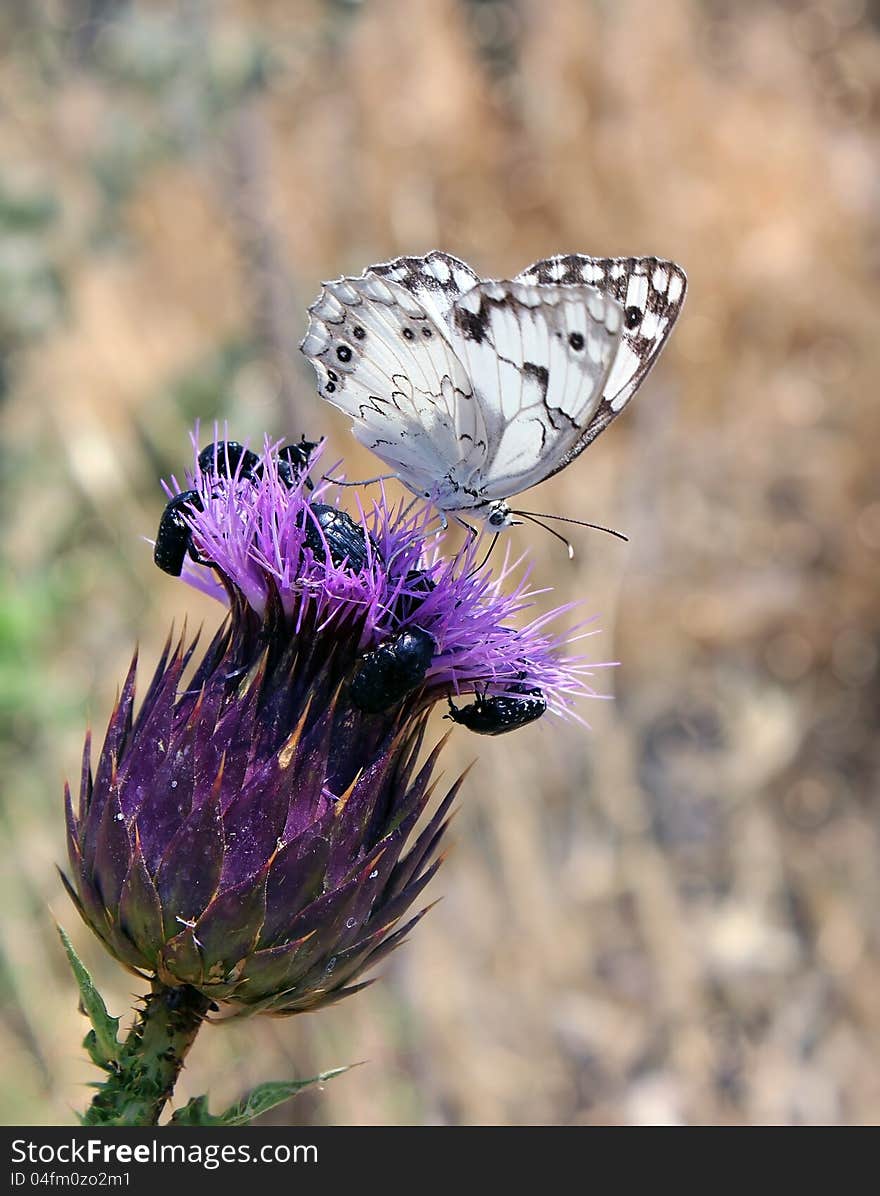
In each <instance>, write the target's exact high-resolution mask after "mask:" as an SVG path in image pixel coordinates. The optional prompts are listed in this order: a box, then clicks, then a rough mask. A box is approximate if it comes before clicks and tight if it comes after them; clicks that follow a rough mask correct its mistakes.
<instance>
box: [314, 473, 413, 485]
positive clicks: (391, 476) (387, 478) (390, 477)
mask: <svg viewBox="0 0 880 1196" xmlns="http://www.w3.org/2000/svg"><path fill="white" fill-rule="evenodd" d="M321 481H322V482H331V483H332V484H333V485H334V486H372V485H373V484H374V483H375V482H399V481H400V474H399V473H380V474H379V476H378V477H375V478H364V479H363V481H359V482H346V481H343V480H342V478H331V477H328V476H327V474H326V473H325V474H322V476H321Z"/></svg>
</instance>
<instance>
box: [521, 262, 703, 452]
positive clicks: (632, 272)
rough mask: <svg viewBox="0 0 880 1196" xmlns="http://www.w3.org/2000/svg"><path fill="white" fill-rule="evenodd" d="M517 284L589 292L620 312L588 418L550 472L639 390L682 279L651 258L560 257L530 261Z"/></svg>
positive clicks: (682, 288) (662, 340) (681, 293)
mask: <svg viewBox="0 0 880 1196" xmlns="http://www.w3.org/2000/svg"><path fill="white" fill-rule="evenodd" d="M517 277H518V281H522V282H528V283H533V284H534V283H538V284H540V285H541V286H582V285H584V284H586V285H588V286H592V287H595V288H596V289H597V290H598V291H600V292H601V293H602V294H603V295H607V296H610V297H611V298H612V299H614V300H616V301H617V302H618V303H619V304H620V306H621V308H622V309H623V336H622V341H621V345H620V349H619V351H618V353H617V357H616V359H615V362H614V365H613V367H612V369H611V371H610V373H609V376H608V379H607V381H606V383H605V387H604V390H603V393H602V398H601V402H600V403H599V404H598V405H597V407H596V410H595V412H594V413H593V416H592V418H591V419H590V420H589V422H588V423H587V424H586V425H585V427H584V429H583V433H582V435H581V437H580V439H579V440H578V441H577V443H576V444H575V445H574V446H573V447H572V449H571V450H570V451H569V453H568V454H567V456H566V457H565V458H564V459H563V460H562V461H561V462H559V464H558V465H557V466H556V467H555V469H554V470H553V472H554V473H555V472H557V470H559V469H562V468H564V467H565V466H566V465H568V464H569V463H570V462H571V461H572V460H574V458H575V457H576V456H577V455H578V453H580V452H582V451H583V450H584V449H585V448H586V447H587V445H588V444H590V443H591V441H593V440H595V439H596V437H597V436H598V435H599V433H600V432H601V431H602V430H603V429H604V428H607V427H608V425H609V424H610V423H611V421H612V420H613V419H614V418H615V417H616V416H618V415H619V414H620V412H621V411H622V410H623V408H624V407H625V406H626V404H627V403H628V402H629V400H630V399H631V398H632V396H633V395H634V394H635V392H636V391H637V390H638V388H639V386H641V384H642V382H643V381H644V380H645V378H646V377H647V375H648V373H649V371H650V370H651V368H652V367H653V365H654V363H655V361H656V360H657V358H658V357H659V356H660V352H661V350H662V349H663V346H664V345H665V344H666V341H667V340H668V338H669V334H670V333H671V332H672V329H673V326H674V324H675V321H676V320H677V319H678V315H679V312H680V311H681V309H682V306H683V304H684V298H685V294H686V291H687V275H686V274H685V272H684V270H682V268H681V266H678V265H676V263H675V262H670V261H666V260H664V259H663V258H657V257H642V258H632V257H626V258H624V257H617V258H607V257H606V258H600V257H586V256H585V255H583V254H577V253H573V254H560V255H559V256H557V257H551V258H546V259H545V260H543V261H540V262H535V264H534V265H533V266H529V268H528V269H527V270H523V272H522V273H521V274H520V275H518V276H517Z"/></svg>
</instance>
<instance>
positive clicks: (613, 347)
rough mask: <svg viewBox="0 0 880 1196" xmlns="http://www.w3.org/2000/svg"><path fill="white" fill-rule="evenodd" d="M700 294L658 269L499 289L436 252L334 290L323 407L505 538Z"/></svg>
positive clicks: (418, 488)
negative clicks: (528, 499)
mask: <svg viewBox="0 0 880 1196" xmlns="http://www.w3.org/2000/svg"><path fill="white" fill-rule="evenodd" d="M685 287H686V279H685V275H684V272H683V271H682V270H681V268H680V267H678V266H676V265H675V264H674V263H673V262H667V261H663V260H661V259H659V258H591V257H584V256H580V255H569V256H560V257H554V258H548V259H547V260H546V261H541V262H536V263H535V264H534V265H533V266H530V267H529V268H528V270H525V271H523V273H522V274H520V275H519V276H518V277H517V278H516V279H514V280H513V281H512V282H506V281H502V282H496V281H482V280H481V279H479V278H478V277H477V275H476V274H475V273H474V272H473V270H471V269H470V267H469V266H467V265H465V263H464V262H461V261H459V260H458V259H457V258H454V257H451V256H450V255H449V254H445V253H439V252H436V251H435V252H433V253H429V254H427V255H426V256H425V257H399V258H395V259H394V261H391V262H386V263H383V264H380V265H376V266H371V267H369V269H367V270H365V271H364V273H363V274H361V275H360V276H359V277H357V278H340V279H337V280H336V281H335V282H329V283H325V284H324V288H323V290H322V291H321V294H320V295H319V296H318V299H317V300H316V301H315V303H313V304H312V306H311V307H310V308H309V327H308V332H307V334H306V337H305V340H304V341H303V343H302V346H301V348H302V350H303V353H304V354H305V355H306V357H307V358H308V359H309V360H310V361H311V362H312V364H313V366H314V367H315V371H316V373H317V376H318V390H319V393H320V394H321V396H322V397H323V398H325V399H327V400H328V402H330V403H333V404H334V406H336V407H339V408H340V410H342V411H344V412H346V414H348V415H349V416H351V418H352V421H353V425H354V427H353V431H354V434H355V436H356V437H357V439H358V440H359V441H360V442H361V443H362V444H364V445H366V446H367V447H368V448H370V449H372V451H373V452H375V453H376V455H377V456H379V457H380V458H381V459H382V460H383V461H385V462H386V463H387V464H388V465H390V466H391V467H392V469H393V470H394V471H395V473H396V474H397V476H398V477H399V478H400V479H401V481H402V482H403V483H404V484H405V485H406V486H407V487H408V488H409V489H410V490H411V491H412V492H413V493H414V494H418V495H423V496H424V497H425V498H429V499H430V500H431V501H432V502H433V503H434V504H435V505H436V506H437V507H438V508H439V509H440V510H441V511H468V512H473V513H476V514H479V515H482V516H483V517H484V518H486V519H487V521H489V523H490V525H491V526H493V527H495V528H498V527H499V526H509V524H510V522H511V521H512V516H511V512H510V509H509V507H508V506H507V503H506V500H507V499H508V498H510V497H511V496H512V495H514V494H518V493H520V491H522V490H527V489H529V487H531V486H535V485H537V484H538V482H542V481H544V479H545V478H548V477H550V476H551V475H552V474H554V473H557V472H558V471H559V470H560V469H562V468H564V466H566V465H567V464H568V463H569V462H570V461H572V460H574V458H575V457H576V456H577V455H578V454H579V453H580V452H581V451H582V450H583V449H584V448H585V447H586V446H587V445H588V444H589V443H590V442H591V441H592V440H593V439H595V437H596V436H597V435H598V434H599V432H601V431H602V429H603V428H605V427H607V425H608V424H609V423H610V422H611V420H612V419H614V417H615V416H616V415H617V414H618V413H619V412H620V411H621V410H622V409H623V407H624V406H625V405H626V403H627V402H628V400H629V399H630V397H631V396H632V395H633V393H634V392H635V390H636V389H637V388H638V386H639V385H640V383H641V382H642V380H643V379H644V378H645V376H646V375H647V373H648V371H649V370H650V368H651V366H652V365H653V364H654V361H655V360H656V358H657V355H658V354H659V352H660V350H661V349H662V347H663V344H664V343H665V341H666V338H667V337H668V336H669V333H670V332H671V330H672V326H673V324H674V323H675V320H676V317H677V316H678V313H679V311H680V309H681V305H682V303H683V301H684V294H685Z"/></svg>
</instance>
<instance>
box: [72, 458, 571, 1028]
mask: <svg viewBox="0 0 880 1196" xmlns="http://www.w3.org/2000/svg"><path fill="white" fill-rule="evenodd" d="M297 447H299V446H297ZM309 447H311V446H309ZM234 450H235V451H233V446H231V444H230V443H220V444H219V445H218V446H216V447H213V446H212V449H211V450H210V451H207V450H206V452H203V453H202V454H200V455H199V456H198V457H197V459H196V463H195V467H194V469H193V471H192V473H191V474H190V475H189V476H188V479H187V482H188V486H189V489H182V488H181V487H180V486H179V485H177V483H175V484H174V485H173V486H172V487H169V489H168V495H169V500H170V501H169V509H168V514H167V518H166V519H165V520H163V527H162V529H160V537H159V541H160V542H159V543H158V544H157V559H161V560H162V561H163V563H164V564H165V565H166V567H168V562H169V561H170V562H171V563H172V571H174V572H177V571H179V570H180V569H181V568H182V572H183V576H184V579H185V580H186V581H187V582H188V583H189V584H191V585H193V586H196V587H198V588H199V589H201V590H203V591H205V592H207V593H209V594H212V595H214V596H215V597H217V598H219V599H221V600H222V601H224V602H225V603H226V604H227V605H228V607H229V615H228V618H227V620H226V622H225V624H224V626H223V627H222V628H221V630H220V631H219V632H218V633H217V634H216V635H215V636H214V638H213V639H212V640H211V642H210V643H209V645H208V647H207V649H206V651H204V653H203V654H202V656H201V658H200V659H199V660H198V661H197V660H196V653H197V643H196V642H195V641H193V642H192V643H189V644H187V643H186V642H185V640H184V638H183V637H181V639H180V641H179V642H178V643H176V644H175V645H173V646H172V644H171V642H170V641H169V644H168V645H167V646H166V650H165V652H164V653H163V655H162V657H161V659H160V661H159V664H158V667H157V668H156V671H155V674H154V676H153V679H152V681H151V683H150V685H149V688H148V690H147V692H146V694H145V696H144V698H143V700H142V702H141V704H140V708H139V710H138V711H137V713H135V663H134V662H133V663H132V666H131V669H130V671H129V674H128V677H127V678H126V681H125V684H124V686H123V689H122V693H121V696H120V698H119V700H118V702H117V704H116V707H115V709H114V711H113V714H112V717H111V719H110V725H109V728H108V731H107V735H106V738H105V741H104V745H103V748H102V750H101V753H100V756H99V759H98V762H97V768H96V770H95V773H94V776H93V775H92V770H91V765H90V748H89V742H88V740H87V741H86V748H85V753H84V758H83V768H82V777H81V783H80V794H79V803H78V807H77V809H76V810H75V809H74V806H73V802H72V799H71V796H70V793H69V792H68V794H67V826H68V848H69V859H70V871H71V876H70V880H69V881H67V882H66V883H67V887H68V890H69V892H70V894H71V896H72V898H73V900H74V902H75V903H76V905H77V908H78V909H79V911H80V913H81V915H82V917H83V918H84V919H85V921H86V922H87V923H88V925H89V926H90V927H91V928H92V929H93V930H94V931H95V933H96V934H97V935H98V936H99V938H100V939H101V940H102V941H103V943H104V944H105V946H106V947H107V948H108V949H109V950H110V951H111V952H112V953H113V954H114V955H115V956H116V957H117V959H119V960H120V961H121V962H122V963H124V964H125V965H126V966H128V967H129V968H130V969H133V970H134V971H136V972H138V973H142V974H143V973H145V974H148V975H150V976H153V977H155V978H157V981H158V982H159V983H161V984H162V985H164V986H165V987H166V988H168V987H170V988H175V987H178V986H191V988H193V989H195V990H197V991H198V993H200V994H202V996H203V997H204V998H205V999H207V1000H211V1001H216V1002H223V1003H224V1004H225V1005H226V1006H227V1008H228V1010H229V1011H230V1012H233V1013H238V1014H244V1013H256V1012H267V1013H272V1014H292V1013H297V1012H301V1011H304V1010H310V1009H315V1008H317V1007H318V1006H321V1005H324V1004H327V1003H329V1002H331V1001H336V1000H338V999H340V998H341V997H344V996H346V995H347V994H349V993H352V992H354V991H356V990H357V989H358V988H360V987H363V985H362V984H359V983H354V982H355V981H356V979H357V977H358V976H359V975H360V974H361V973H362V972H363V971H364V970H365V969H366V968H368V967H371V966H372V965H373V964H375V963H376V962H377V961H378V960H379V959H380V958H382V957H383V956H384V955H386V954H387V953H388V952H389V951H391V950H392V949H393V948H394V947H395V946H397V944H398V943H399V942H400V941H401V939H402V938H403V937H404V936H405V935H406V933H407V932H408V931H409V929H410V928H411V927H412V926H413V925H414V923H415V922H416V921H418V919H419V918H420V917H421V916H422V914H423V913H424V912H425V911H424V910H421V911H420V912H419V913H417V914H416V915H415V916H414V917H411V918H410V920H409V921H403V919H404V915H405V914H406V912H407V911H408V910H409V909H410V907H411V906H412V904H413V903H414V902H415V901H416V899H417V898H418V896H419V894H420V893H421V892H422V890H423V889H424V888H425V886H426V885H427V883H428V881H429V880H430V879H431V877H432V875H433V874H434V872H435V870H436V868H437V867H438V864H439V858H438V856H437V854H436V853H437V848H438V844H439V841H440V839H441V837H442V834H443V831H444V829H445V826H446V822H447V816H448V812H449V809H450V805H451V803H452V801H453V799H454V797H455V794H456V792H457V789H458V785H459V784H460V781H459V782H456V784H454V785H453V786H452V788H451V789H450V790H449V791H448V793H446V795H445V797H443V799H442V800H441V801H440V803H439V806H438V807H437V808H436V809H435V810H434V812H433V814H431V816H430V817H429V818H428V819H427V821H426V823H425V824H424V827H423V829H421V831H420V833H418V834H416V830H417V823H419V822H420V820H421V819H422V816H423V815H424V814H425V812H426V808H427V806H428V803H429V802H430V799H431V794H432V791H433V787H434V786H433V784H432V774H433V772H434V768H435V765H436V761H437V756H438V753H439V751H440V747H442V742H441V744H440V745H438V746H437V747H436V748H435V749H434V750H433V751H432V752H431V753H430V754H429V755H428V757H427V759H426V760H425V761H424V762H423V763H421V765H420V764H419V756H420V751H421V748H422V745H423V740H424V735H425V725H426V720H427V717H428V712H429V710H430V708H431V707H432V706H433V704H434V703H435V702H436V701H437V700H438V699H440V698H445V697H448V696H450V695H453V694H462V693H477V694H479V695H481V700H485V698H486V696H487V695H491V694H495V693H498V694H507V695H514V697H515V696H516V695H518V694H523V695H526V694H534V693H535V692H536V691H539V692H540V694H541V695H542V701H543V702H546V705H547V707H548V709H549V710H550V711H551V712H556V713H557V714H566V713H570V712H571V705H572V701H573V699H574V697H575V696H576V695H578V694H583V693H588V692H590V691H589V689H588V686H587V684H586V680H585V666H583V665H582V664H581V663H579V662H578V661H577V660H576V659H574V658H570V657H567V656H566V655H565V654H564V651H563V645H564V640H563V639H562V638H560V637H558V636H554V635H551V634H550V633H549V631H548V630H547V628H548V624H549V622H550V621H551V619H552V618H553V617H555V615H556V614H558V612H554V613H553V615H548V616H543V617H540V618H535V619H533V620H532V621H531V622H526V623H525V625H523V626H520V627H517V626H515V623H514V620H516V618H517V617H518V616H520V615H521V614H522V612H523V611H524V610H525V609H526V608H527V607H528V606H529V605H530V603H531V600H532V596H533V595H532V594H531V593H530V592H529V590H528V581H527V576H520V577H519V580H513V578H514V570H515V566H514V565H512V564H511V563H510V562H509V561H506V560H505V562H504V563H503V565H502V567H501V569H500V571H499V572H498V573H497V575H495V576H494V577H493V575H492V572H491V570H490V569H489V568H488V567H482V568H477V567H476V562H477V560H478V556H477V554H478V552H479V546H478V545H477V544H474V543H472V544H470V545H468V546H466V547H465V548H464V549H463V550H461V551H460V552H458V553H457V554H455V555H453V556H451V557H449V558H447V557H444V556H443V554H442V536H441V535H440V534H439V533H436V532H432V531H431V530H430V524H431V518H432V516H431V512H430V511H419V512H416V513H415V514H408V513H406V512H405V511H403V510H400V509H395V510H389V508H388V506H387V505H386V503H385V502H384V500H383V501H380V502H377V503H375V504H373V506H372V507H371V509H370V510H369V511H368V512H366V513H365V512H363V511H359V517H358V519H357V520H354V519H353V518H351V517H350V516H349V515H346V514H345V513H344V512H343V511H342V510H341V508H339V507H338V506H337V505H336V503H335V501H334V502H331V501H329V499H330V498H331V496H332V495H333V494H334V489H333V488H332V487H331V486H330V485H329V484H328V483H323V484H321V485H318V486H317V487H312V484H311V482H309V481H308V479H307V477H306V474H305V470H304V468H303V467H302V466H303V462H302V461H297V460H296V453H295V452H292V451H291V450H287V451H285V450H281V451H280V452H279V450H278V448H277V446H272V445H270V444H269V443H268V442H267V444H266V446H265V448H264V451H263V453H262V454H261V455H259V456H257V455H256V454H253V453H250V452H247V451H246V450H240V446H234ZM319 452H320V450H317V452H316V454H315V455H314V457H313V461H314V459H315V457H316V456H317V455H319ZM206 454H207V455H206ZM300 456H302V453H300ZM184 557H185V558H186V559H185V560H184ZM505 700H506V701H507V702H508V703H509V702H510V701H511V700H512V699H511V698H510V696H508V698H506V699H505Z"/></svg>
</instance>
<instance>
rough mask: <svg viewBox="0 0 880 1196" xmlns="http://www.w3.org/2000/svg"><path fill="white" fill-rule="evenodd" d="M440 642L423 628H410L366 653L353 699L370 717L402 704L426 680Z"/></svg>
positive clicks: (355, 679)
mask: <svg viewBox="0 0 880 1196" xmlns="http://www.w3.org/2000/svg"><path fill="white" fill-rule="evenodd" d="M436 651H437V641H436V640H435V639H434V637H433V636H432V635H429V634H428V632H427V631H423V630H422V629H421V628H420V627H408V628H405V629H404V630H403V631H398V632H397V633H396V634H395V635H392V636H389V637H388V639H386V640H383V642H382V643H381V644H379V646H378V647H377V648H373V650H372V651H370V652H365V653H364V655H363V656H362V657H361V659H360V662H359V663H358V667H357V670H356V672H355V674H354V676H353V677H352V681H351V699H352V701H353V702H354V704H355V706H358V707H359V708H360V709H361V710H364V711H366V712H367V713H368V714H378V713H379V712H380V711H382V710H388V709H389V708H390V707H391V706H395V705H396V704H397V703H398V702H402V701H403V699H404V698H405V697H406V696H407V694H411V693H412V692H413V690H414V689H417V688H418V686H419V685H421V683H422V682H423V681H424V679H425V673H426V672H427V671H428V669H429V668H430V667H431V661H432V660H433V659H434V655H435V653H436Z"/></svg>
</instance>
